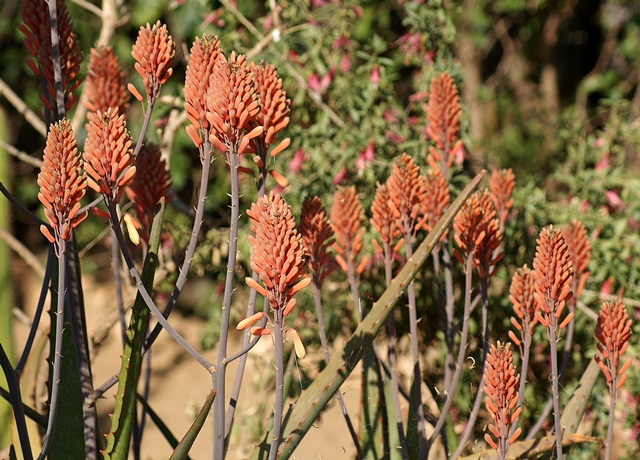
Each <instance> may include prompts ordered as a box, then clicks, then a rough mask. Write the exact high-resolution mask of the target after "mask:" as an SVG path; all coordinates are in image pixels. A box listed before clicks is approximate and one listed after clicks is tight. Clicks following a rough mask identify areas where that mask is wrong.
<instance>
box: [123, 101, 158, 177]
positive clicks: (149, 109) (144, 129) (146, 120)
mask: <svg viewBox="0 0 640 460" xmlns="http://www.w3.org/2000/svg"><path fill="white" fill-rule="evenodd" d="M155 104H156V95H155V94H154V95H151V96H150V97H148V98H147V111H146V112H145V114H144V120H143V121H142V128H141V129H140V134H139V135H138V142H136V147H135V148H134V149H133V154H132V156H133V157H134V158H136V157H137V156H138V153H140V149H141V148H142V144H144V136H145V134H146V133H147V128H149V122H150V121H151V112H153V106H154V105H155ZM125 172H126V171H122V174H124V173H125Z"/></svg>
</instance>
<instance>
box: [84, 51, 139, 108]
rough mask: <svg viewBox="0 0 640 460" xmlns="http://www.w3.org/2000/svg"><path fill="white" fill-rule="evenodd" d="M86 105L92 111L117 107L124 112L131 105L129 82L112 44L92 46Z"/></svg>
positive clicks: (86, 84)
mask: <svg viewBox="0 0 640 460" xmlns="http://www.w3.org/2000/svg"><path fill="white" fill-rule="evenodd" d="M85 94H86V96H87V99H86V101H85V103H84V104H85V106H86V107H87V109H89V110H90V111H91V112H98V111H99V112H106V111H107V110H109V107H117V109H118V113H121V114H124V113H126V111H127V107H128V106H129V93H128V92H127V83H126V79H125V77H124V73H123V71H122V67H121V66H120V62H119V61H118V58H117V56H116V54H115V52H114V51H113V48H112V47H111V46H107V47H101V48H92V49H91V56H90V57H89V66H88V69H87V81H86V82H85Z"/></svg>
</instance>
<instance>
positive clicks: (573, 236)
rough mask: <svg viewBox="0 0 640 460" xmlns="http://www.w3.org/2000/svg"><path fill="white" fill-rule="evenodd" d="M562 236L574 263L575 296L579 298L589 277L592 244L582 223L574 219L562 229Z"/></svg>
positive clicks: (573, 288)
mask: <svg viewBox="0 0 640 460" xmlns="http://www.w3.org/2000/svg"><path fill="white" fill-rule="evenodd" d="M562 236H563V237H564V241H565V243H566V244H567V249H568V250H569V255H570V257H571V262H572V263H573V287H572V290H573V297H574V299H576V300H577V299H578V297H580V294H581V293H582V290H583V289H584V285H585V283H586V281H587V278H588V277H589V272H588V271H587V267H588V265H589V261H590V260H591V245H590V244H589V237H588V236H587V231H586V230H585V228H584V226H583V225H582V223H580V222H579V221H578V220H575V219H574V220H572V221H571V222H570V223H569V224H568V225H566V226H565V227H564V228H563V229H562Z"/></svg>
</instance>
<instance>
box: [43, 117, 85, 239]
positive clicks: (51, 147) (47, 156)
mask: <svg viewBox="0 0 640 460" xmlns="http://www.w3.org/2000/svg"><path fill="white" fill-rule="evenodd" d="M38 185H39V186H40V192H39V193H38V199H39V200H40V202H41V203H42V204H43V205H44V214H45V216H46V217H47V220H48V221H49V224H51V227H52V228H53V235H52V234H51V232H50V231H49V230H48V229H47V228H46V227H45V226H44V225H43V226H42V227H41V231H42V233H43V234H44V236H46V237H47V239H48V240H49V241H50V242H51V243H54V242H56V241H59V240H68V239H69V237H70V236H71V230H72V229H74V228H75V227H76V226H77V225H78V224H79V223H80V222H82V221H83V220H84V218H85V217H87V213H86V212H85V213H83V214H78V211H79V210H80V200H81V199H82V197H83V196H84V194H85V192H86V189H87V178H86V176H85V174H84V171H83V169H82V158H81V156H80V152H78V146H77V144H76V139H75V136H74V135H73V130H72V129H71V124H70V123H69V121H68V120H66V119H63V120H62V121H60V122H58V123H55V124H53V125H51V129H50V131H49V134H48V135H47V144H46V147H45V148H44V156H43V164H42V169H41V171H40V174H38Z"/></svg>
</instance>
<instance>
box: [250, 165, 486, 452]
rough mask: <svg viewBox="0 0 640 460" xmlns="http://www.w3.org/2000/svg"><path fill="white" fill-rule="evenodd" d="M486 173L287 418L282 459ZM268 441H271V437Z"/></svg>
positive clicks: (469, 187) (446, 215) (455, 204)
mask: <svg viewBox="0 0 640 460" xmlns="http://www.w3.org/2000/svg"><path fill="white" fill-rule="evenodd" d="M485 173H486V171H483V172H481V173H480V174H478V175H477V176H476V177H475V178H473V180H472V181H471V182H469V184H468V185H467V186H466V187H465V188H464V190H463V191H462V192H461V193H460V195H459V196H458V198H457V199H456V200H455V201H454V202H453V203H452V204H451V206H450V207H449V209H448V210H447V212H445V213H444V215H443V216H442V217H441V218H440V220H439V221H438V223H437V224H436V225H435V226H434V228H433V230H432V231H431V232H430V233H429V235H427V237H426V238H425V239H424V241H423V242H422V243H421V244H420V246H419V247H418V248H417V249H416V251H415V252H414V254H413V256H412V257H411V258H410V259H409V260H408V261H407V263H406V264H405V266H404V267H403V268H402V270H401V271H400V273H399V274H398V275H397V276H396V277H395V278H394V279H393V281H392V282H391V284H390V285H389V287H388V288H387V290H386V291H385V292H384V293H383V294H382V295H381V296H380V299H378V301H377V302H376V303H374V304H373V306H372V307H371V310H370V311H369V313H368V314H367V316H366V317H365V319H364V320H363V321H362V322H361V323H360V324H359V325H358V327H357V328H356V330H355V332H354V333H353V334H352V336H351V337H350V338H349V340H348V341H347V343H346V344H345V346H344V348H343V349H342V352H341V353H339V354H336V356H335V357H334V358H333V359H332V360H331V361H330V362H329V364H328V365H327V367H325V369H324V370H323V371H322V372H320V374H318V375H317V376H316V378H315V379H314V381H313V383H312V384H311V385H309V387H308V388H307V389H306V390H305V391H304V393H302V395H301V396H300V399H299V400H298V401H297V402H296V404H295V405H294V406H293V408H292V409H291V411H290V412H289V413H288V414H287V416H286V417H285V420H286V426H285V427H284V433H285V436H284V441H283V443H282V448H281V449H282V450H281V452H280V456H279V457H278V458H279V459H283V460H284V459H287V458H289V457H290V456H291V454H292V453H293V451H294V450H295V449H296V447H297V446H298V444H300V441H301V440H302V438H303V437H304V436H305V435H306V434H307V431H309V428H311V426H312V424H313V423H314V421H315V420H316V418H317V417H318V415H319V414H320V412H321V411H322V410H323V409H324V407H325V405H326V404H327V403H328V402H329V401H330V400H331V398H332V397H333V394H334V393H335V392H336V391H337V390H338V388H340V385H342V384H343V383H344V382H345V380H346V379H347V377H349V375H350V374H351V372H352V371H353V369H354V368H355V366H356V365H357V364H358V362H359V361H360V358H362V355H363V352H364V350H366V349H367V348H369V347H370V346H371V344H372V343H373V339H374V338H375V336H376V334H377V333H378V332H379V330H380V328H381V327H382V326H383V325H384V324H385V320H386V317H387V315H389V313H390V312H391V309H392V307H393V306H394V305H395V303H396V301H397V300H398V298H400V297H401V296H402V294H403V292H404V291H405V289H406V288H407V286H408V285H409V283H410V282H411V280H412V279H413V278H414V277H415V275H416V273H417V272H418V270H419V269H420V267H421V266H422V264H423V263H424V262H425V261H426V260H427V257H428V256H429V254H430V253H431V251H432V250H433V247H434V246H435V245H436V244H437V242H438V241H439V240H440V237H441V236H442V234H443V233H444V232H445V230H446V229H447V228H448V227H449V225H450V224H451V221H452V220H453V218H454V216H455V215H456V214H457V213H458V211H459V210H460V208H461V207H462V205H463V204H464V202H465V201H466V200H467V198H468V197H469V195H471V193H472V192H473V190H474V189H475V188H476V187H477V186H478V184H479V183H480V181H481V180H482V178H483V177H484V175H485ZM265 439H271V436H270V434H268V435H267V436H266V438H265ZM263 447H264V446H258V447H257V448H256V449H255V450H254V452H253V455H252V458H258V457H259V455H260V452H261V451H263Z"/></svg>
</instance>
